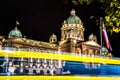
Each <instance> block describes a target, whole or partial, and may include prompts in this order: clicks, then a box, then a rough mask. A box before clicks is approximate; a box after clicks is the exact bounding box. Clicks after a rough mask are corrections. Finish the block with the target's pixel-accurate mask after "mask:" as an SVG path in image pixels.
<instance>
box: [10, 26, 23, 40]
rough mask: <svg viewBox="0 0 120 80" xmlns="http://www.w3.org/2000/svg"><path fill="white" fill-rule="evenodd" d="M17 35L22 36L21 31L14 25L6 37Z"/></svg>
mask: <svg viewBox="0 0 120 80" xmlns="http://www.w3.org/2000/svg"><path fill="white" fill-rule="evenodd" d="M10 36H11V37H19V38H22V33H21V32H20V30H18V29H17V27H15V28H14V29H13V30H11V31H10V33H9V34H8V37H10Z"/></svg>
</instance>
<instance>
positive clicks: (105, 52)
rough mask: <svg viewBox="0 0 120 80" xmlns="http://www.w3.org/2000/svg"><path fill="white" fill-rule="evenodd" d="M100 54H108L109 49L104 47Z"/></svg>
mask: <svg viewBox="0 0 120 80" xmlns="http://www.w3.org/2000/svg"><path fill="white" fill-rule="evenodd" d="M100 52H101V54H103V53H104V54H107V53H108V49H107V48H106V47H104V46H103V47H102V48H101V49H100Z"/></svg>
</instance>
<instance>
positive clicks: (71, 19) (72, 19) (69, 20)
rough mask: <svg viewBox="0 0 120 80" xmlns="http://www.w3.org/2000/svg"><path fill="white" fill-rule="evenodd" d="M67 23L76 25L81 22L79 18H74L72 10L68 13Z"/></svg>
mask: <svg viewBox="0 0 120 80" xmlns="http://www.w3.org/2000/svg"><path fill="white" fill-rule="evenodd" d="M67 22H68V24H77V23H80V22H81V20H80V18H79V17H78V16H76V14H75V10H74V9H73V10H72V11H71V12H70V16H69V17H68V19H67Z"/></svg>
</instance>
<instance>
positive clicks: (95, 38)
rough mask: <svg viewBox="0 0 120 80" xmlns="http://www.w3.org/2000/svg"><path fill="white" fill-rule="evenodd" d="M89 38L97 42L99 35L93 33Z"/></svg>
mask: <svg viewBox="0 0 120 80" xmlns="http://www.w3.org/2000/svg"><path fill="white" fill-rule="evenodd" d="M88 39H89V41H95V42H97V37H96V36H95V35H94V34H93V33H92V34H91V35H89V37H88Z"/></svg>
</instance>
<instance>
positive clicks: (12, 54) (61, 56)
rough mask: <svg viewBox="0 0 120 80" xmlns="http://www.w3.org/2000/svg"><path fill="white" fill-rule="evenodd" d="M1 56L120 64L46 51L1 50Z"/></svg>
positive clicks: (114, 61)
mask: <svg viewBox="0 0 120 80" xmlns="http://www.w3.org/2000/svg"><path fill="white" fill-rule="evenodd" d="M0 56H1V57H5V56H8V57H16V58H22V57H23V58H43V59H55V60H69V61H79V62H94V63H103V64H120V60H117V59H109V58H100V57H88V56H76V55H69V54H58V53H56V54H55V53H45V52H27V51H9V52H6V51H4V50H1V51H0Z"/></svg>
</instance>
